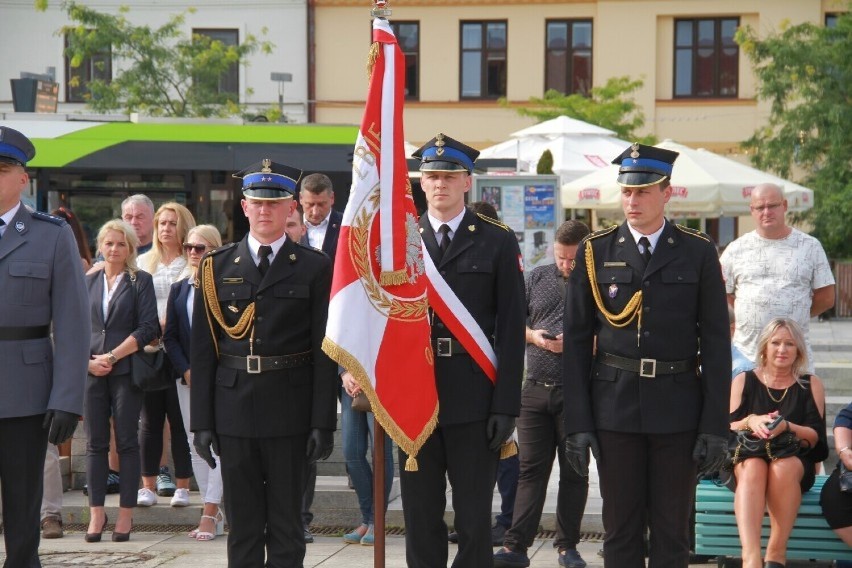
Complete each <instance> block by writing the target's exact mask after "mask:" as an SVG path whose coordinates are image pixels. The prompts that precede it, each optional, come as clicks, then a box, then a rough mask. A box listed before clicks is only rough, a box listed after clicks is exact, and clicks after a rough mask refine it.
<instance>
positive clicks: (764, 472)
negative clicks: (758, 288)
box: [729, 318, 828, 568]
mask: <svg viewBox="0 0 852 568" xmlns="http://www.w3.org/2000/svg"><path fill="white" fill-rule="evenodd" d="M807 368H808V357H807V346H806V345H805V339H804V335H803V334H802V330H801V328H800V327H799V325H798V324H797V323H796V322H795V321H793V320H792V319H790V318H775V319H773V320H772V321H770V322H769V323H768V324H766V327H764V328H763V331H762V332H761V334H760V338H759V339H758V344H757V367H756V368H755V369H754V370H752V371H746V372H744V373H740V374H739V375H737V376H736V377H734V382H733V383H732V384H731V430H732V431H734V432H737V431H742V430H748V431H750V433H751V436H753V437H756V438H758V439H760V440H761V442H762V441H768V440H771V439H772V438H775V437H777V436H780V435H781V434H784V433H785V432H788V431H790V432H792V433H793V434H795V436H796V437H797V438H798V439H799V440H800V447H799V451H798V454H794V455H791V456H789V457H782V458H778V459H774V460H773V459H769V458H768V457H748V458H746V459H743V460H741V461H739V462H738V463H737V464H736V465H735V466H734V479H733V480H732V481H733V482H734V484H733V486H731V485H729V487H732V488H733V489H734V512H735V513H736V517H737V528H738V529H739V533H740V542H741V544H742V558H743V568H760V567H761V566H764V567H765V568H784V563H785V562H786V556H787V540H788V539H789V538H790V532H791V531H792V530H793V523H794V522H795V520H796V513H797V512H798V510H799V504H800V503H801V500H802V493H804V492H805V491H807V490H808V489H810V488H811V487H812V486H813V484H814V475H815V472H816V468H815V465H816V464H818V463H819V462H821V461H823V460H824V459H825V458H826V457H828V446H827V444H826V435H825V390H824V388H823V385H822V381H821V380H820V378H819V377H817V376H816V375H809V374H807ZM779 416H780V417H781V418H780V419H779V420H780V422H777V423H776V419H778V417H779ZM772 424H774V427H771V425H772ZM765 510H768V512H769V522H770V531H769V542H768V544H767V546H766V558H765V560H766V564H765V565H764V564H762V561H761V542H760V537H761V524H762V522H763V515H764V511H765Z"/></svg>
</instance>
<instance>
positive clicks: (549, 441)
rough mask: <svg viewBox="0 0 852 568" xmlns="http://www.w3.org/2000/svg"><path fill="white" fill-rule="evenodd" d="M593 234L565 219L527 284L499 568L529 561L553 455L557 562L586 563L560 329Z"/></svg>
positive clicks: (583, 481)
mask: <svg viewBox="0 0 852 568" xmlns="http://www.w3.org/2000/svg"><path fill="white" fill-rule="evenodd" d="M588 234H589V228H588V227H587V226H586V225H584V224H583V223H582V222H580V221H575V220H571V221H565V222H564V223H562V225H560V227H559V228H558V229H557V230H556V238H555V242H554V243H553V256H554V260H555V264H547V265H545V266H539V267H536V268H534V269H533V270H532V271H531V272H530V274H529V277H528V278H527V281H526V301H527V332H526V341H527V379H526V382H525V383H524V386H523V390H522V392H521V414H520V416H519V417H518V422H517V426H518V452H519V458H520V467H521V472H520V476H519V479H518V489H517V494H516V496H515V507H514V514H513V516H512V526H511V528H510V529H509V530H508V531H507V532H506V535H505V537H504V539H503V548H501V549H500V550H498V551H497V553H495V554H494V567H495V568H515V567H518V568H525V567H526V566H529V565H530V561H529V558H528V557H527V549H528V548H529V546H530V545H531V544H532V543H533V539H534V538H535V535H536V532H537V531H538V524H539V521H540V519H541V512H542V508H543V506H544V496H545V493H546V491H545V489H546V487H547V482H548V479H549V478H550V471H551V469H552V467H553V457H554V454H556V456H557V457H558V458H559V493H558V495H557V503H556V539H555V540H554V542H553V546H554V547H555V548H556V549H557V551H558V553H559V556H558V561H559V565H560V566H565V567H567V568H583V567H584V566H586V563H585V561H583V559H582V557H580V554H579V553H578V552H577V543H578V542H579V540H580V521H581V520H582V518H583V510H584V509H585V507H586V496H587V495H588V492H589V478H588V477H584V476H581V475H578V474H577V473H576V472H575V471H574V470H573V469H572V468H571V467H570V466H569V465H568V463H567V462H566V461H565V456H564V453H563V452H562V451H560V448H559V444H560V443H561V440H562V439H563V438H564V435H563V421H562V408H563V401H562V331H561V330H562V320H563V315H564V310H563V306H564V304H565V286H566V282H567V279H568V276H569V275H570V274H571V270H572V268H573V267H574V255H575V254H576V252H577V246H578V245H579V244H580V241H582V240H583V238H585V236H586V235H588Z"/></svg>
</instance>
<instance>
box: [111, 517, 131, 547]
mask: <svg viewBox="0 0 852 568" xmlns="http://www.w3.org/2000/svg"><path fill="white" fill-rule="evenodd" d="M130 530H131V531H132V530H133V521H131V522H130ZM128 540H130V531H127V532H118V531H116V530H113V531H112V541H113V542H127V541H128Z"/></svg>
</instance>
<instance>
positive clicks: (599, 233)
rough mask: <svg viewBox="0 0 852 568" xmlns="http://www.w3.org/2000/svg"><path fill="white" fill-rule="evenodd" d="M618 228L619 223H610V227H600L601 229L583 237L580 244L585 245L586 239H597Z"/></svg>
mask: <svg viewBox="0 0 852 568" xmlns="http://www.w3.org/2000/svg"><path fill="white" fill-rule="evenodd" d="M617 228H618V225H610V226H609V227H607V228H605V229H600V230H599V231H595V232H594V233H589V234H588V235H586V236H585V237H584V238H583V240H582V241H580V245H583V244H584V243H585V242H586V241H591V240H593V239H596V238H598V237H603V236H604V235H608V234H610V233H611V232H613V231H614V230H616V229H617Z"/></svg>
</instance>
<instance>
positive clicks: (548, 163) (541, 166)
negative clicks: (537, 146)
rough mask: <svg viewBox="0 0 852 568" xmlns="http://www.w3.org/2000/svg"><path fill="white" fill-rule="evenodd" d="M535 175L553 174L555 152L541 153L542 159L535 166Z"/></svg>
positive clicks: (546, 151)
mask: <svg viewBox="0 0 852 568" xmlns="http://www.w3.org/2000/svg"><path fill="white" fill-rule="evenodd" d="M535 173H537V174H542V175H552V174H553V152H551V151H550V150H545V151H544V152H542V153H541V158H539V159H538V164H536V166H535Z"/></svg>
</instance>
